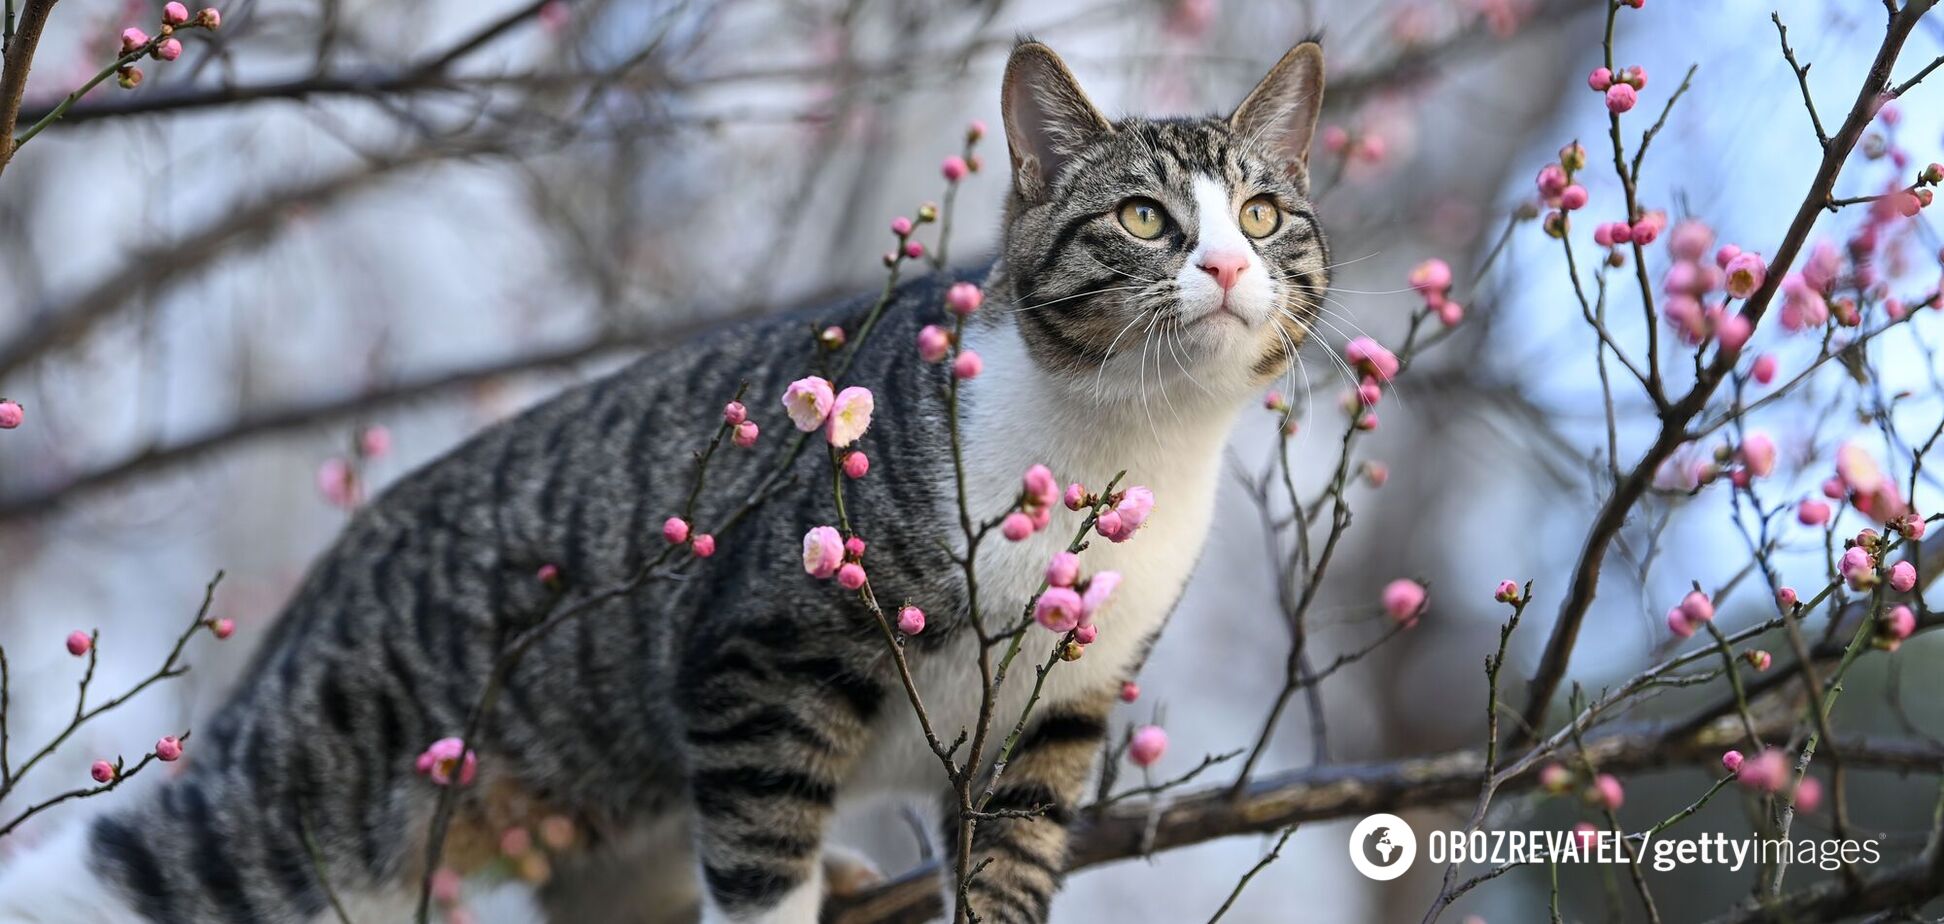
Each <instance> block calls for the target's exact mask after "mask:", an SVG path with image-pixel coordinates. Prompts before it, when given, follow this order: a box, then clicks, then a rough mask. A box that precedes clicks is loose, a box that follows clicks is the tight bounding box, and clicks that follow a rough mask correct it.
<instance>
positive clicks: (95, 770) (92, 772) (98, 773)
mask: <svg viewBox="0 0 1944 924" xmlns="http://www.w3.org/2000/svg"><path fill="white" fill-rule="evenodd" d="M88 775H89V776H91V777H94V781H95V782H97V783H106V782H109V781H110V780H113V779H114V778H115V765H114V764H111V763H109V762H107V761H105V760H97V761H95V762H94V763H93V764H92V765H91V766H89V767H88Z"/></svg>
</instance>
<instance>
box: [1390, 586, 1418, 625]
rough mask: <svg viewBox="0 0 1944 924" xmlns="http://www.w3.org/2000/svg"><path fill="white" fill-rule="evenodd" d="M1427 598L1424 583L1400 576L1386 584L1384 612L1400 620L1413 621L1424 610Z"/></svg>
mask: <svg viewBox="0 0 1944 924" xmlns="http://www.w3.org/2000/svg"><path fill="white" fill-rule="evenodd" d="M1425 598H1426V594H1425V592H1424V585H1422V584H1419V583H1418V582H1416V581H1413V580H1409V579H1406V578H1399V579H1397V580H1395V581H1392V582H1390V583H1389V584H1386V585H1384V593H1383V601H1384V612H1386V613H1388V614H1390V618H1392V619H1395V620H1397V621H1398V622H1404V623H1408V622H1413V621H1415V620H1416V619H1417V617H1418V613H1420V612H1421V611H1423V609H1424V604H1425Z"/></svg>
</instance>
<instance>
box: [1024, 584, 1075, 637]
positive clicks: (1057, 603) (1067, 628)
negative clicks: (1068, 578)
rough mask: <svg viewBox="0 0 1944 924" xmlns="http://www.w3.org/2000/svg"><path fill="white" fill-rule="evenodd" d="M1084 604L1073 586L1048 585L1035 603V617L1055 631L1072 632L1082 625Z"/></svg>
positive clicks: (1041, 623)
mask: <svg viewBox="0 0 1944 924" xmlns="http://www.w3.org/2000/svg"><path fill="white" fill-rule="evenodd" d="M1082 609H1083V604H1082V603H1081V602H1080V595H1079V594H1078V593H1076V592H1075V591H1074V589H1073V588H1071V587H1048V588H1047V589H1046V590H1045V592H1043V593H1041V594H1040V596H1039V600H1037V601H1036V602H1034V604H1033V618H1034V619H1036V620H1039V624H1040V625H1042V626H1045V627H1046V628H1048V629H1051V630H1052V631H1054V632H1071V631H1073V629H1074V627H1076V626H1078V625H1080V613H1081V611H1082Z"/></svg>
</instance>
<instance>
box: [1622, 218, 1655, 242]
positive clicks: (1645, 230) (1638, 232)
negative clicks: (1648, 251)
mask: <svg viewBox="0 0 1944 924" xmlns="http://www.w3.org/2000/svg"><path fill="white" fill-rule="evenodd" d="M1660 232H1661V226H1660V223H1659V222H1655V221H1649V220H1647V219H1644V218H1643V219H1641V220H1640V221H1636V222H1634V223H1633V224H1632V225H1630V226H1628V228H1627V234H1628V235H1629V236H1630V238H1631V239H1632V241H1633V242H1634V243H1636V244H1639V245H1640V246H1642V247H1645V246H1647V245H1648V244H1652V243H1653V242H1654V239H1655V238H1657V237H1660ZM1617 239H1618V238H1616V240H1617Z"/></svg>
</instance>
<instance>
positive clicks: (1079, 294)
mask: <svg viewBox="0 0 1944 924" xmlns="http://www.w3.org/2000/svg"><path fill="white" fill-rule="evenodd" d="M1145 288H1147V285H1138V286H1107V287H1106V288H1101V289H1089V290H1087V291H1085V292H1075V293H1073V294H1072V295H1062V296H1060V297H1059V298H1055V299H1051V300H1048V301H1044V302H1040V303H1038V304H1035V305H1021V306H1019V307H1016V308H1009V309H1007V310H1008V311H1009V312H1011V313H1013V314H1018V313H1020V312H1022V311H1032V310H1034V309H1036V308H1045V307H1046V306H1048V305H1057V304H1059V303H1061V302H1064V301H1069V300H1072V299H1076V298H1086V297H1087V296H1089V295H1101V294H1104V293H1107V292H1125V291H1128V290H1130V289H1145Z"/></svg>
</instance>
